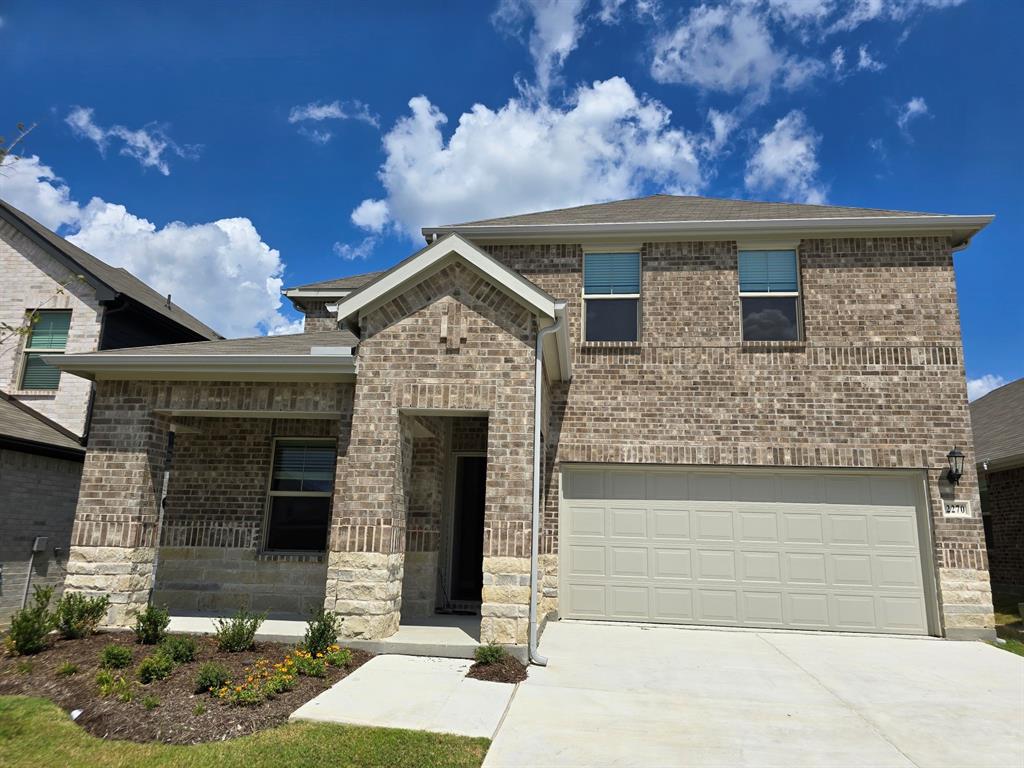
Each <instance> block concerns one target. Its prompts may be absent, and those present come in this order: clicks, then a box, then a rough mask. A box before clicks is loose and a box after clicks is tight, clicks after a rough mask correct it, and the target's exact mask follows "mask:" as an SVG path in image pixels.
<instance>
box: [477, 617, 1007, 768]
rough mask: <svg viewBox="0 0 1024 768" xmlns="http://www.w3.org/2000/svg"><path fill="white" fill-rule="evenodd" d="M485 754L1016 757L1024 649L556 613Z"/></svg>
mask: <svg viewBox="0 0 1024 768" xmlns="http://www.w3.org/2000/svg"><path fill="white" fill-rule="evenodd" d="M540 650H541V652H542V653H544V654H545V655H547V656H549V657H550V660H551V661H550V664H549V666H548V667H546V668H538V667H532V668H531V669H530V678H529V680H527V681H526V682H525V683H523V684H522V685H520V686H519V689H518V690H517V692H516V694H515V697H514V698H513V700H512V704H511V707H510V708H509V711H508V713H507V715H506V717H505V720H504V722H503V723H502V725H501V727H500V728H499V730H498V735H497V736H496V738H495V740H494V743H493V745H492V746H491V749H490V751H489V752H488V755H487V760H486V761H485V763H484V766H485V768H499V767H501V766H508V767H509V768H511V767H512V766H516V768H521V766H533V767H539V766H676V765H686V766H730V767H731V766H785V767H786V768H796V767H797V766H955V767H956V768H962V767H963V766H996V767H998V768H1017V767H1018V766H1024V714H1022V712H1024V658H1021V657H1020V656H1014V655H1013V654H1011V653H1008V652H1006V651H1002V650H999V649H996V648H993V647H991V646H988V645H985V644H983V643H980V642H961V643H957V642H948V641H942V640H936V639H929V638H896V637H870V636H851V635H836V634H825V633H822V634H814V633H806V632H804V633H801V632H758V631H730V630H710V629H708V630H704V629H682V628H675V627H641V626H626V625H612V624H587V623H576V622H559V623H556V624H551V625H549V626H548V628H547V630H546V631H545V633H544V638H543V641H542V643H541V649H540Z"/></svg>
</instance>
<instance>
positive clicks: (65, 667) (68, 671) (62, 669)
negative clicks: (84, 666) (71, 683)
mask: <svg viewBox="0 0 1024 768" xmlns="http://www.w3.org/2000/svg"><path fill="white" fill-rule="evenodd" d="M75 674H78V665H77V664H75V663H74V662H71V661H65V662H64V663H63V664H61V665H60V666H59V667H57V675H58V676H59V677H71V676H72V675H75Z"/></svg>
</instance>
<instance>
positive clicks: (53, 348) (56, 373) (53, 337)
mask: <svg viewBox="0 0 1024 768" xmlns="http://www.w3.org/2000/svg"><path fill="white" fill-rule="evenodd" d="M31 319H32V324H31V326H30V327H29V331H28V336H27V337H26V338H25V349H24V353H25V357H24V361H23V363H22V367H21V388H22V389H57V387H59V386H60V369H59V368H54V367H53V366H52V365H49V364H48V363H45V362H43V355H60V354H63V353H64V350H65V349H66V348H67V345H68V331H69V330H70V329H71V310H70V309H41V310H39V311H38V312H35V313H34V314H32V315H31Z"/></svg>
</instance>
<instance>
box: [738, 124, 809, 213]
mask: <svg viewBox="0 0 1024 768" xmlns="http://www.w3.org/2000/svg"><path fill="white" fill-rule="evenodd" d="M820 141H821V138H820V137H819V136H818V134H817V133H815V132H814V129H812V128H811V127H810V125H808V123H807V117H806V116H805V115H804V113H803V112H801V111H800V110H796V109H795V110H793V111H792V112H790V113H789V114H788V115H786V116H785V117H783V118H781V119H780V120H778V121H777V122H776V123H775V126H774V127H773V128H772V130H770V131H769V132H768V133H766V134H764V135H763V136H762V137H761V138H760V139H759V140H758V144H757V149H756V150H755V151H754V154H753V156H752V157H751V158H750V160H749V162H748V163H747V171H746V175H745V177H744V182H745V184H746V187H747V189H748V190H749V191H751V192H755V193H758V194H765V195H775V196H781V197H782V198H783V199H785V200H793V201H795V202H800V203H819V204H820V203H824V202H825V189H824V187H823V186H822V185H821V183H820V182H819V181H818V180H817V175H818V159H817V151H818V144H819V143H820Z"/></svg>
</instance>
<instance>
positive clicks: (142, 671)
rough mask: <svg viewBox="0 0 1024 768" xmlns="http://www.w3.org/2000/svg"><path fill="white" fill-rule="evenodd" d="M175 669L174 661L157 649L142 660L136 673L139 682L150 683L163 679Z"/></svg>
mask: <svg viewBox="0 0 1024 768" xmlns="http://www.w3.org/2000/svg"><path fill="white" fill-rule="evenodd" d="M172 669H174V662H173V661H172V660H171V658H170V657H169V656H167V655H166V654H164V653H162V652H161V651H155V652H153V653H151V654H149V656H147V657H146V658H144V659H143V660H142V662H141V663H140V664H139V668H138V670H136V674H137V675H138V676H139V682H141V683H142V684H143V685H148V684H149V683H152V682H154V681H155V680H163V679H164V678H165V677H167V676H168V675H169V674H171V670H172Z"/></svg>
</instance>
